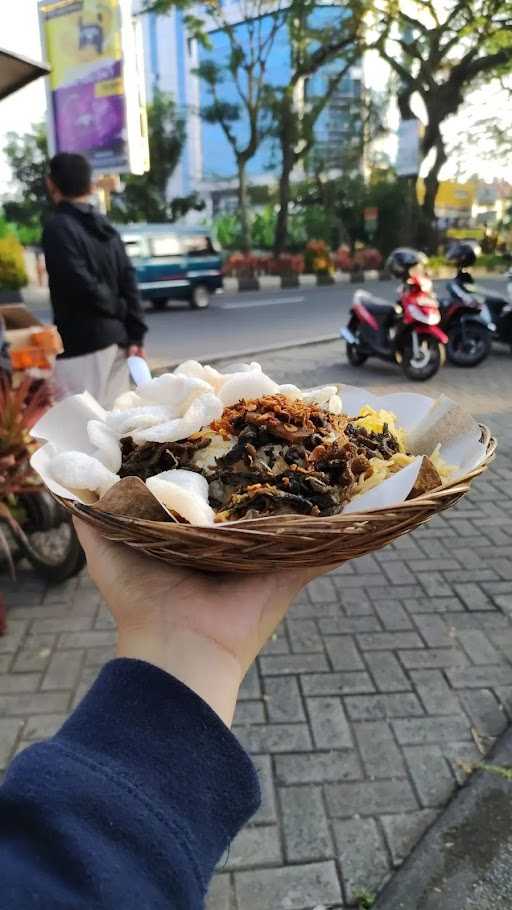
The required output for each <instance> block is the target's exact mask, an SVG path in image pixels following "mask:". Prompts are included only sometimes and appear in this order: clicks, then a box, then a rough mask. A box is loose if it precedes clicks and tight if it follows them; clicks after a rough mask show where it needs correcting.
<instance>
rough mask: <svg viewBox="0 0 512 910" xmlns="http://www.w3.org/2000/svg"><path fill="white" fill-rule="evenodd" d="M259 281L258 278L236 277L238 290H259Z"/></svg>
mask: <svg viewBox="0 0 512 910" xmlns="http://www.w3.org/2000/svg"><path fill="white" fill-rule="evenodd" d="M259 289H260V282H259V279H258V278H239V279H238V290H239V291H259Z"/></svg>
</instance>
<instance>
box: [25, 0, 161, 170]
mask: <svg viewBox="0 0 512 910" xmlns="http://www.w3.org/2000/svg"><path fill="white" fill-rule="evenodd" d="M39 15H40V21H41V33H42V39H43V45H44V51H45V56H46V58H47V60H48V62H49V64H50V67H51V73H50V76H49V80H48V81H49V92H48V109H49V110H48V115H49V134H50V147H51V150H52V151H53V152H61V151H62V152H64V151H65V152H79V153H81V154H83V155H85V156H86V157H87V158H88V159H89V161H90V163H91V165H92V167H93V169H94V170H95V171H96V172H101V173H126V172H132V173H139V174H140V173H144V171H145V170H147V169H148V167H149V160H148V157H149V156H148V144H147V130H146V129H145V122H146V121H145V105H144V100H145V99H144V97H143V96H142V95H141V91H142V92H143V87H144V75H143V73H141V72H140V65H141V58H140V53H138V41H137V34H136V29H135V26H134V20H133V19H132V16H131V0H40V3H39Z"/></svg>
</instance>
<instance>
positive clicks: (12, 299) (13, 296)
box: [0, 288, 23, 305]
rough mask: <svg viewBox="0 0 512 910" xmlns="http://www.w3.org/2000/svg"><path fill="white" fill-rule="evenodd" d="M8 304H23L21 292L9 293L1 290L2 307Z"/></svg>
mask: <svg viewBox="0 0 512 910" xmlns="http://www.w3.org/2000/svg"><path fill="white" fill-rule="evenodd" d="M6 303H23V296H22V293H21V291H7V290H2V288H0V305H2V304H6Z"/></svg>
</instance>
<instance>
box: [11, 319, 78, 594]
mask: <svg viewBox="0 0 512 910" xmlns="http://www.w3.org/2000/svg"><path fill="white" fill-rule="evenodd" d="M50 404H51V394H50V388H49V385H48V382H47V381H46V380H45V379H40V378H36V379H33V378H32V377H31V373H30V370H27V372H26V373H25V376H24V378H23V379H22V380H21V382H20V384H19V385H18V386H16V387H14V385H13V381H12V362H11V355H10V353H9V345H8V343H7V341H6V338H5V330H4V320H3V318H2V315H1V308H0V438H1V442H2V445H1V446H0V562H1V561H2V557H3V556H5V557H6V558H7V561H8V563H11V565H12V561H13V554H12V552H11V550H12V545H13V544H14V546H15V550H16V553H15V554H14V555H15V557H16V556H18V557H22V556H24V557H25V558H26V559H28V560H29V562H30V563H31V564H32V566H33V567H34V568H35V569H36V571H37V572H38V573H39V574H40V575H41V576H42V577H43V578H45V579H46V580H47V581H49V582H53V583H56V582H61V581H65V580H66V579H67V578H70V577H71V576H72V575H75V574H76V573H77V572H79V571H80V570H81V569H82V568H83V566H84V565H85V554H84V551H83V550H82V547H81V546H80V543H79V540H78V537H77V536H76V532H75V529H74V527H73V524H72V522H71V519H70V516H69V514H68V513H67V512H66V511H65V510H64V509H63V507H62V506H61V505H60V504H59V503H58V502H57V501H56V500H54V499H53V497H52V496H50V494H49V493H48V491H47V490H45V489H44V487H43V486H42V484H41V482H40V481H39V478H36V477H35V476H34V473H33V471H32V469H31V467H30V463H29V458H30V455H31V451H32V448H33V446H32V443H31V441H30V436H29V432H30V429H31V427H32V426H34V424H35V423H36V421H37V420H38V419H39V417H41V416H42V414H43V413H44V411H45V410H46V409H47V408H48V407H49V405H50ZM3 528H5V529H6V531H7V534H6V533H5V532H4V530H3Z"/></svg>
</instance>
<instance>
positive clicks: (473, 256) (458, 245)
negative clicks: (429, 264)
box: [446, 240, 482, 269]
mask: <svg viewBox="0 0 512 910" xmlns="http://www.w3.org/2000/svg"><path fill="white" fill-rule="evenodd" d="M481 252H482V250H481V247H480V244H479V243H477V242H476V240H456V241H455V242H454V243H452V244H451V245H450V246H449V247H448V250H447V253H446V258H447V260H448V262H453V263H454V265H456V266H457V268H459V269H468V268H469V267H470V266H472V265H474V264H475V262H476V260H477V258H478V256H480V253H481Z"/></svg>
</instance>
